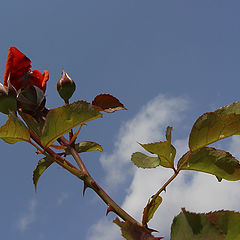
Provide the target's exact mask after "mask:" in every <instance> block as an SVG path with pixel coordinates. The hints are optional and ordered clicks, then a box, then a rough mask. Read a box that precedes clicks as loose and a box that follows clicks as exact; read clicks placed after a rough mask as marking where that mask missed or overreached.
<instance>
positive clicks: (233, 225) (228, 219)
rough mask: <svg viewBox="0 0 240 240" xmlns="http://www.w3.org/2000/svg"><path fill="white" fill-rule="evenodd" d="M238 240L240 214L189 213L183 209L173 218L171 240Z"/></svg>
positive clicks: (218, 212)
mask: <svg viewBox="0 0 240 240" xmlns="http://www.w3.org/2000/svg"><path fill="white" fill-rule="evenodd" d="M186 239H191V240H202V239H204V240H239V239H240V213H237V212H233V211H217V212H210V213H206V214H203V213H198V214H197V213H191V212H188V211H186V210H185V209H183V212H182V213H180V214H179V215H178V216H177V217H175V218H174V220H173V223H172V227H171V240H186Z"/></svg>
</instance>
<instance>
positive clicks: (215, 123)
mask: <svg viewBox="0 0 240 240" xmlns="http://www.w3.org/2000/svg"><path fill="white" fill-rule="evenodd" d="M239 134H240V103H239V102H236V103H233V104H231V105H228V106H225V107H222V108H219V109H217V110H216V111H215V112H208V113H205V114H203V115H202V116H200V117H199V118H198V119H197V121H196V122H195V124H194V125H193V128H192V131H191V133H190V137H189V148H190V149H191V151H195V150H197V149H200V148H201V147H204V146H207V145H209V144H211V143H214V142H216V141H218V140H221V139H224V138H226V137H229V136H232V135H239Z"/></svg>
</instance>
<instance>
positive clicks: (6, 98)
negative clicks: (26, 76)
mask: <svg viewBox="0 0 240 240" xmlns="http://www.w3.org/2000/svg"><path fill="white" fill-rule="evenodd" d="M9 111H14V112H15V111H17V100H16V91H15V89H10V88H9V89H8V88H6V87H4V86H3V85H2V84H1V83H0V112H2V113H4V114H8V113H9Z"/></svg>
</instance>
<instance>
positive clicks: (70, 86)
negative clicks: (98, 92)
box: [57, 69, 76, 102]
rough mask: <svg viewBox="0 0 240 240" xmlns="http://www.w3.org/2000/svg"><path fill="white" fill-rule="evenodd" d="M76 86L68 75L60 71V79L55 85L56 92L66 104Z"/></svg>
mask: <svg viewBox="0 0 240 240" xmlns="http://www.w3.org/2000/svg"><path fill="white" fill-rule="evenodd" d="M75 89H76V85H75V83H74V81H73V80H72V79H71V78H70V77H69V76H68V74H67V73H66V72H65V71H64V69H63V70H62V73H61V78H60V80H59V81H58V83H57V91H58V93H59V95H60V96H61V98H62V99H63V100H64V101H65V102H66V101H68V100H69V99H70V97H71V96H72V95H73V93H74V92H75Z"/></svg>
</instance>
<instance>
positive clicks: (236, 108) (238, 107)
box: [215, 102, 240, 114]
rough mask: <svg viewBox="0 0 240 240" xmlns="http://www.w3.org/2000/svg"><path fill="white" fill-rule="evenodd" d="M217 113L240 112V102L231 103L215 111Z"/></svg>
mask: <svg viewBox="0 0 240 240" xmlns="http://www.w3.org/2000/svg"><path fill="white" fill-rule="evenodd" d="M215 113H218V114H231V113H235V114H240V102H234V103H232V104H229V105H227V106H224V107H221V108H219V109H217V110H216V111H215Z"/></svg>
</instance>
